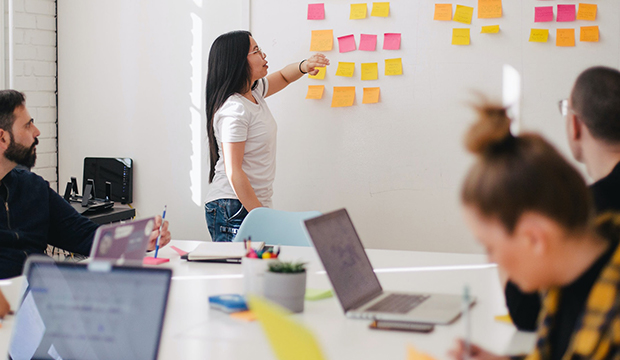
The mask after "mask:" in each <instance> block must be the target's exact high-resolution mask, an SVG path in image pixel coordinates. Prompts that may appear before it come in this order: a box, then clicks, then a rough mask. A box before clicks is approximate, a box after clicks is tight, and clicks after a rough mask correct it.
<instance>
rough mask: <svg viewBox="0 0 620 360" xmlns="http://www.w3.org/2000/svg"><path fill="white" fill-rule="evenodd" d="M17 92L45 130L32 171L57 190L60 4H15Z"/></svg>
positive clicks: (26, 0) (32, 0)
mask: <svg viewBox="0 0 620 360" xmlns="http://www.w3.org/2000/svg"><path fill="white" fill-rule="evenodd" d="M13 4H14V5H13V6H14V25H15V30H14V49H15V50H14V51H15V59H14V66H15V82H14V87H15V89H16V90H19V91H22V92H24V93H25V94H26V106H27V108H28V111H29V112H30V115H31V116H32V117H33V118H34V119H35V124H36V126H37V127H38V128H39V130H41V136H40V137H39V146H38V147H37V164H36V166H35V167H34V168H33V169H32V171H34V172H35V173H37V174H39V175H41V176H42V177H43V178H45V179H46V180H47V181H49V182H50V186H51V187H52V188H53V189H55V190H56V189H57V183H58V179H57V153H58V146H57V143H56V138H57V137H56V123H57V116H56V1H55V0H13Z"/></svg>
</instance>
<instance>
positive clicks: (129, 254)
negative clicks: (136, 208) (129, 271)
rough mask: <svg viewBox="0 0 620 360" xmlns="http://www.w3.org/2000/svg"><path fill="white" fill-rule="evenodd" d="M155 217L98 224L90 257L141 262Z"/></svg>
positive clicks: (118, 262)
mask: <svg viewBox="0 0 620 360" xmlns="http://www.w3.org/2000/svg"><path fill="white" fill-rule="evenodd" d="M154 225H155V218H146V219H142V220H134V221H130V222H125V223H115V224H111V225H104V226H100V227H99V228H98V229H97V231H96V232H95V237H94V239H93V247H92V249H91V252H90V257H91V258H92V259H93V260H94V261H97V260H103V261H110V262H114V263H115V264H116V265H122V264H126V263H127V264H136V265H137V264H142V259H144V256H145V255H146V248H147V247H148V245H149V237H150V236H151V233H152V232H153V226H154Z"/></svg>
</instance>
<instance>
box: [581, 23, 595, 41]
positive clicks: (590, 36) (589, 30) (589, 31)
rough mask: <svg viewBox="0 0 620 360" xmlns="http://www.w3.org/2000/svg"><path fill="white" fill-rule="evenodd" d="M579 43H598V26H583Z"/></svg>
mask: <svg viewBox="0 0 620 360" xmlns="http://www.w3.org/2000/svg"><path fill="white" fill-rule="evenodd" d="M580 30H581V31H580V34H579V41H585V42H598V26H582V27H581V29H580Z"/></svg>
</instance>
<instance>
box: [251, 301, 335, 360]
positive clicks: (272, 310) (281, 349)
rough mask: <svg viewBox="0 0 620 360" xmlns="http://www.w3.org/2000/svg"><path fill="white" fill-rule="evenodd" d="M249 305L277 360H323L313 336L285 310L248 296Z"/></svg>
mask: <svg viewBox="0 0 620 360" xmlns="http://www.w3.org/2000/svg"><path fill="white" fill-rule="evenodd" d="M249 304H250V309H251V310H252V312H253V313H254V314H256V318H257V319H258V321H259V322H260V324H261V326H262V328H263V331H265V334H266V335H267V339H269V343H270V344H271V347H272V348H273V352H274V353H275V354H276V358H277V359H304V360H324V359H325V357H324V356H323V353H322V351H321V348H320V347H319V343H318V342H317V340H316V338H315V337H314V335H313V334H312V333H311V332H310V330H308V329H307V328H306V327H304V326H303V325H301V324H299V323H297V322H296V321H294V320H293V319H291V318H290V316H289V315H288V313H287V311H286V310H285V309H283V308H281V307H280V306H278V305H276V304H274V303H271V302H269V301H267V300H264V299H262V298H259V297H256V296H250V299H249ZM300 354H303V356H300Z"/></svg>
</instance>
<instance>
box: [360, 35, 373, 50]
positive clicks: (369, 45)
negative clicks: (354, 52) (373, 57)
mask: <svg viewBox="0 0 620 360" xmlns="http://www.w3.org/2000/svg"><path fill="white" fill-rule="evenodd" d="M360 50H362V51H375V50H377V35H371V34H362V35H360Z"/></svg>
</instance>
